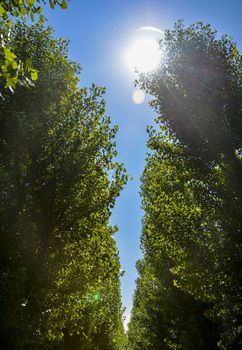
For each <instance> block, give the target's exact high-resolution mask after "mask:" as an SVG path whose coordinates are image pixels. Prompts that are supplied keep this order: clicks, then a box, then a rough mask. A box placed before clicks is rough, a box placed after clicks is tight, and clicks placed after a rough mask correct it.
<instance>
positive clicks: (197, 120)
mask: <svg viewBox="0 0 242 350" xmlns="http://www.w3.org/2000/svg"><path fill="white" fill-rule="evenodd" d="M160 45H161V46H162V49H164V52H165V55H164V61H163V63H162V64H161V66H160V68H159V69H158V70H157V71H155V72H153V73H152V74H147V75H142V76H141V77H140V85H141V87H142V88H144V89H146V90H147V92H148V93H149V94H151V95H153V97H154V100H153V101H152V102H151V106H152V107H154V108H155V110H156V111H157V113H158V118H157V122H158V123H159V125H160V131H159V132H156V131H155V130H154V129H152V128H148V132H149V141H148V146H149V147H150V149H151V154H150V155H149V156H148V157H147V160H146V168H145V170H144V174H143V177H142V205H143V208H144V211H145V215H144V219H143V232H142V245H143V248H144V251H145V254H146V255H145V257H146V258H147V257H148V258H149V259H150V263H151V267H152V268H153V269H154V270H156V271H157V278H158V279H159V278H160V279H161V283H162V285H165V283H166V281H167V276H169V278H170V280H171V281H172V288H173V289H171V290H170V293H171V294H168V295H167V296H166V298H167V303H168V300H169V296H170V295H172V293H173V292H172V290H174V291H175V290H177V293H178V294H179V293H180V292H181V291H182V292H183V293H184V296H185V299H186V297H188V296H189V297H191V300H190V302H189V305H190V306H191V307H192V308H193V309H194V310H193V312H194V313H198V310H199V309H200V307H202V309H203V315H204V316H205V320H206V319H207V320H210V322H211V324H212V327H214V328H215V329H214V332H213V334H214V338H213V336H212V335H210V337H211V339H213V341H215V343H214V345H213V346H212V347H211V348H214V346H215V344H216V343H217V346H219V347H220V348H221V349H232V348H234V347H238V346H241V343H240V337H241V317H240V314H239V309H240V308H241V269H240V268H239V266H241V228H242V222H241V217H242V216H241V212H242V206H241V197H242V177H241V173H242V172H241V171H242V163H241V159H240V156H239V154H240V150H241V145H242V129H241V123H240V122H239V120H241V111H242V108H241V101H242V99H241V97H242V95H241V71H242V65H241V63H242V60H241V55H240V53H239V51H238V49H237V48H236V45H235V43H234V42H233V41H232V40H231V39H230V38H228V37H227V36H226V35H223V36H222V37H221V38H219V37H218V35H217V32H216V31H215V30H213V29H212V28H211V26H210V25H204V24H203V23H200V22H199V23H196V24H194V25H191V26H189V27H187V28H186V27H185V26H184V25H183V23H182V22H181V21H180V22H178V23H177V24H176V25H175V27H174V29H173V30H168V31H166V32H165V35H164V38H163V39H162V40H161V41H160ZM157 265H158V266H159V268H161V271H160V272H159V270H157ZM168 266H169V267H168ZM169 274H170V275H169ZM142 278H143V277H141V283H142ZM164 303H166V301H165V300H163V301H162V302H161V306H160V307H161V308H162V307H164ZM199 303H201V304H199ZM199 305H200V306H199ZM177 307H178V306H177ZM181 307H182V306H181ZM146 308H148V305H146ZM186 308H187V306H186ZM158 309H159V306H158ZM196 310H197V311H196ZM135 312H136V311H135ZM169 312H170V313H168V314H166V313H165V311H164V314H165V315H166V317H167V315H168V317H170V318H171V320H173V322H174V323H173V326H172V325H171V326H170V327H171V329H172V337H171V338H172V339H170V340H169V342H168V343H167V347H168V348H184V349H193V348H198V346H201V349H207V348H208V346H211V345H208V344H206V343H204V341H205V339H207V338H206V336H205V335H206V334H207V330H206V325H205V326H203V327H204V337H205V338H204V341H202V340H201V339H200V341H199V343H198V344H199V345H198V344H197V343H195V345H194V344H192V343H191V345H188V344H186V345H184V344H185V343H184V339H186V338H187V336H188V332H190V331H191V329H190V328H189V329H188V328H187V329H183V332H184V333H183V335H182V333H179V330H181V327H180V322H184V321H182V320H183V315H182V314H180V315H179V313H178V314H176V313H175V315H172V314H171V310H170V311H169ZM182 312H183V313H185V312H186V311H185V309H184V310H183V311H182ZM174 317H175V318H174ZM176 317H177V319H179V322H178V323H177V319H176ZM180 317H181V319H180ZM194 317H195V316H194ZM161 322H162V321H161ZM134 324H135V322H134ZM210 326H211V325H210ZM147 327H148V326H147ZM155 336H158V335H157V334H156V333H155ZM161 337H162V336H161ZM202 338H203V335H202ZM161 339H162V340H164V338H161ZM195 339H196V338H195ZM219 339H220V340H219ZM177 344H178V345H177ZM176 346H178V347H176ZM144 348H145V347H144Z"/></svg>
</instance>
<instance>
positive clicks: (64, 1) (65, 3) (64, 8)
mask: <svg viewBox="0 0 242 350" xmlns="http://www.w3.org/2000/svg"><path fill="white" fill-rule="evenodd" d="M67 7H68V6H67V2H66V0H62V3H61V8H62V9H63V10H66V9H67Z"/></svg>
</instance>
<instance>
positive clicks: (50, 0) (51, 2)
mask: <svg viewBox="0 0 242 350" xmlns="http://www.w3.org/2000/svg"><path fill="white" fill-rule="evenodd" d="M49 4H50V7H51V8H52V10H53V9H54V8H55V4H54V1H53V0H49Z"/></svg>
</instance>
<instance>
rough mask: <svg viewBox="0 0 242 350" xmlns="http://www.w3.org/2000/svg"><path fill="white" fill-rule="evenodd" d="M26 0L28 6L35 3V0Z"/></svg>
mask: <svg viewBox="0 0 242 350" xmlns="http://www.w3.org/2000/svg"><path fill="white" fill-rule="evenodd" d="M26 2H27V4H28V5H29V6H33V5H34V3H35V0H26Z"/></svg>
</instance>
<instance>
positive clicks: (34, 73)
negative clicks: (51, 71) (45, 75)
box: [30, 71, 38, 81]
mask: <svg viewBox="0 0 242 350" xmlns="http://www.w3.org/2000/svg"><path fill="white" fill-rule="evenodd" d="M30 77H31V79H32V80H34V81H35V80H37V79H38V72H37V71H32V72H31V73H30Z"/></svg>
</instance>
